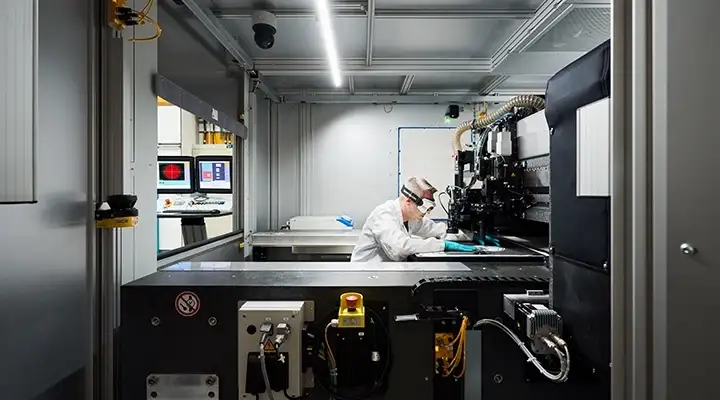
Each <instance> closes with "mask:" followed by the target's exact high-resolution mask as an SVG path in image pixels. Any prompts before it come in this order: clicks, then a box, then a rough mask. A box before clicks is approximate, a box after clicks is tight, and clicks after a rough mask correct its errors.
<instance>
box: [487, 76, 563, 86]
mask: <svg viewBox="0 0 720 400" xmlns="http://www.w3.org/2000/svg"><path fill="white" fill-rule="evenodd" d="M551 77H552V75H515V76H511V77H509V78H508V79H507V80H506V81H505V82H503V84H502V85H500V87H498V89H531V90H537V89H545V87H546V86H547V81H548V80H549V79H550V78H551Z"/></svg>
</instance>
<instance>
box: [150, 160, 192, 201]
mask: <svg viewBox="0 0 720 400" xmlns="http://www.w3.org/2000/svg"><path fill="white" fill-rule="evenodd" d="M193 167H194V165H193V159H192V157H186V158H185V157H177V158H175V159H170V158H166V157H163V158H158V169H157V189H158V192H160V193H187V192H189V191H192V190H193Z"/></svg>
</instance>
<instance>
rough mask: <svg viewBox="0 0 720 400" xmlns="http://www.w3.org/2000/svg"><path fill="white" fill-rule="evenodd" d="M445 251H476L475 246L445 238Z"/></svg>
mask: <svg viewBox="0 0 720 400" xmlns="http://www.w3.org/2000/svg"><path fill="white" fill-rule="evenodd" d="M445 251H459V252H463V253H474V252H476V251H477V247H475V246H470V245H467V244H462V243H458V242H451V241H449V240H446V241H445Z"/></svg>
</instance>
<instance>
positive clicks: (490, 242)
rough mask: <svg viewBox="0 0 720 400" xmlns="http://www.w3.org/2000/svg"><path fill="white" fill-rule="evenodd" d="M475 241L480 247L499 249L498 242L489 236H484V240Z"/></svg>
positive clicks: (477, 239) (476, 239) (477, 238)
mask: <svg viewBox="0 0 720 400" xmlns="http://www.w3.org/2000/svg"><path fill="white" fill-rule="evenodd" d="M475 241H476V242H478V243H479V244H480V245H482V246H497V247H500V241H499V240H498V239H497V238H495V237H493V236H490V235H485V237H484V238H479V237H476V238H475Z"/></svg>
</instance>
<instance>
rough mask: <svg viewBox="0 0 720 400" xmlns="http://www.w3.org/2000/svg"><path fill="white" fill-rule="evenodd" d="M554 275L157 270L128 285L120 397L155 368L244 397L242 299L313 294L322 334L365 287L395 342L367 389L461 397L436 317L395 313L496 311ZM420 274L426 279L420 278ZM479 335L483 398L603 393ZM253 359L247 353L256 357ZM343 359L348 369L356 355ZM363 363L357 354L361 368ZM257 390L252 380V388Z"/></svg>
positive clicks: (503, 340)
mask: <svg viewBox="0 0 720 400" xmlns="http://www.w3.org/2000/svg"><path fill="white" fill-rule="evenodd" d="M548 275H549V271H548V270H547V269H546V268H545V267H543V266H533V265H524V266H520V265H515V266H512V265H497V264H496V265H491V264H487V265H479V266H472V267H471V271H467V272H445V273H442V272H386V271H373V272H351V271H347V272H335V273H330V272H317V271H316V272H303V273H302V274H298V273H297V272H278V271H240V270H238V271H201V272H199V271H164V272H158V273H156V274H153V275H151V276H149V277H146V278H143V279H141V280H139V281H136V282H133V283H131V284H128V285H125V286H123V288H122V310H121V314H122V325H121V331H120V348H119V355H120V358H119V362H120V375H119V383H120V385H119V392H120V393H119V394H120V397H119V398H120V399H121V400H131V399H132V400H135V399H138V398H146V396H147V394H146V382H147V379H148V376H151V375H153V374H212V375H213V376H217V379H218V382H219V391H218V393H217V398H220V399H226V400H227V399H230V400H241V397H240V393H241V392H240V391H239V388H238V382H239V380H238V377H239V376H240V375H241V374H242V376H249V377H250V379H251V380H252V381H253V382H255V383H253V385H256V386H260V387H261V386H262V385H260V384H259V383H258V377H257V375H254V374H253V373H249V372H248V371H247V370H245V371H243V370H240V368H239V367H238V357H237V352H238V301H240V300H263V301H272V300H281V301H288V300H312V301H314V305H315V306H314V307H315V309H314V313H315V320H314V322H312V323H310V325H309V326H308V328H307V329H308V330H309V331H312V332H314V333H315V334H316V335H317V334H318V333H319V331H318V326H319V325H322V324H323V323H324V322H323V321H324V320H325V319H326V316H329V315H332V314H333V312H336V311H335V309H336V307H337V304H338V299H339V297H340V295H341V294H342V293H344V292H348V291H356V292H359V293H362V294H363V296H364V297H365V301H366V304H367V305H368V306H369V307H372V308H373V309H377V310H379V315H380V318H382V319H383V320H384V323H387V328H388V332H389V336H390V342H391V345H390V348H391V368H390V370H389V372H388V375H387V382H386V384H385V385H384V386H383V387H381V388H379V389H378V390H377V391H376V392H374V394H372V395H370V396H368V397H365V398H367V399H398V398H412V399H417V400H422V399H427V400H431V399H453V398H456V399H461V398H463V397H462V393H463V391H464V386H463V380H455V379H452V378H451V379H446V378H437V376H436V374H435V371H436V363H435V357H434V354H433V349H434V344H433V336H434V334H435V332H436V326H435V324H434V323H433V322H432V321H423V320H421V321H410V322H395V321H394V317H396V316H398V315H402V314H408V313H414V312H417V310H418V309H419V308H420V306H421V305H423V304H428V303H436V304H437V305H438V306H445V307H448V308H452V307H455V306H457V305H458V304H462V305H463V308H464V309H466V311H467V312H468V313H469V314H470V315H471V316H472V317H473V318H500V317H502V315H503V302H502V295H503V294H506V293H524V292H525V291H526V290H547V288H548ZM418 282H421V284H419V285H417V283H418ZM183 292H192V293H194V294H195V295H196V296H197V299H198V303H197V305H195V304H192V306H193V309H192V310H190V311H188V310H187V309H182V310H180V311H182V312H183V313H185V314H189V315H187V316H183V315H180V313H179V312H178V310H177V309H176V299H177V298H178V295H179V294H180V293H183ZM483 337H484V339H483V340H482V349H481V351H479V352H478V354H472V355H470V354H469V355H468V357H478V356H479V357H481V358H482V393H481V395H482V398H485V399H501V398H514V399H522V398H533V397H538V396H540V397H541V398H542V396H543V395H544V394H548V395H551V396H552V397H553V398H557V399H568V400H569V399H575V398H577V397H578V395H579V393H582V392H583V391H584V392H585V393H586V394H585V395H584V398H587V399H598V400H600V399H605V398H606V397H604V396H599V395H598V393H599V392H601V390H596V389H593V386H589V387H588V386H587V384H588V382H589V383H590V384H591V385H592V384H593V383H597V382H595V381H594V380H593V377H592V376H589V377H588V376H587V375H586V374H585V373H584V372H582V370H578V372H577V373H576V375H575V378H574V379H573V380H571V381H569V382H567V383H565V384H551V383H549V382H545V381H544V380H543V379H541V378H539V377H538V376H537V375H536V374H534V372H533V371H532V370H531V368H530V367H529V366H528V365H527V363H526V359H525V358H524V356H523V354H522V353H521V352H520V350H519V349H518V348H517V347H516V346H515V345H514V343H513V342H512V341H511V340H510V339H509V338H508V337H505V336H503V335H502V334H501V333H499V332H493V331H492V330H490V331H488V332H487V333H485V331H483ZM381 347H382V345H381ZM338 349H340V347H338ZM361 350H362V348H361V346H348V347H347V348H346V349H345V350H339V351H342V352H345V351H347V352H349V353H353V352H354V351H360V353H362V351H361ZM339 354H340V353H339ZM251 356H254V354H253V355H251ZM341 357H342V356H341ZM252 360H253V358H252V357H251V358H250V361H249V363H250V364H252ZM270 361H272V360H270ZM338 364H339V368H341V369H344V370H347V369H350V368H351V367H350V366H349V365H353V364H347V363H345V364H341V363H338ZM343 365H344V366H343ZM282 368H283V367H282V366H278V365H277V364H276V363H274V362H272V363H271V371H270V373H271V374H272V375H275V374H277V373H278V371H282ZM363 368H364V367H362V366H361V365H360V364H358V368H357V370H358V371H360V370H362V369H363ZM498 376H501V379H500V378H498ZM466 379H477V377H476V376H472V377H466ZM588 379H589V380H588ZM498 380H500V382H498ZM320 383H321V384H322V382H320ZM276 384H277V385H279V387H285V386H286V383H285V382H282V381H280V382H277V381H274V380H271V385H272V386H275V385H276ZM316 386H317V385H316ZM588 388H589V389H590V390H588ZM256 390H258V388H257V387H254V388H253V391H256ZM306 398H308V399H326V398H328V394H327V393H325V392H324V391H323V390H322V389H320V388H319V387H316V388H315V389H314V391H313V392H312V393H311V394H309V395H308V396H307V397H306ZM465 398H466V399H467V398H468V397H467V396H466V397H465ZM472 398H475V397H474V396H473V397H472Z"/></svg>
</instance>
